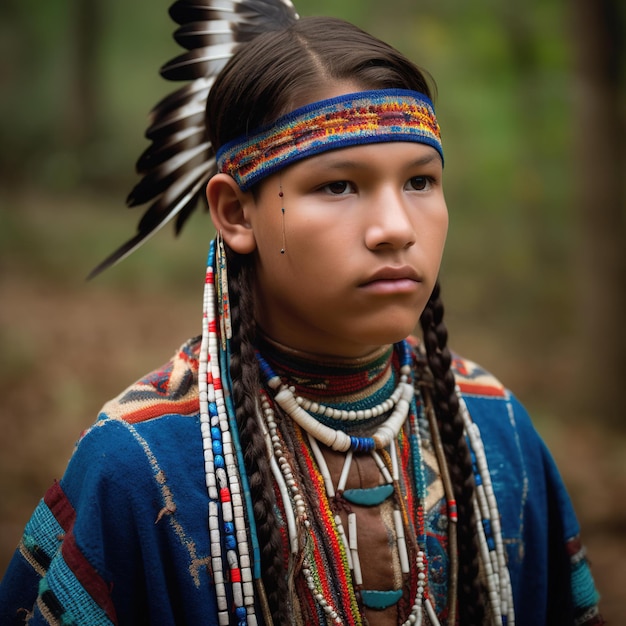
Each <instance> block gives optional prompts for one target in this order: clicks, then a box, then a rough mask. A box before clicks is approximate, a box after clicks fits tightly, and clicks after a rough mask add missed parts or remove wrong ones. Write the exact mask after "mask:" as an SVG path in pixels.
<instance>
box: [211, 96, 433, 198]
mask: <svg viewBox="0 0 626 626" xmlns="http://www.w3.org/2000/svg"><path fill="white" fill-rule="evenodd" d="M389 141H409V142H416V143H423V144H427V145H429V146H432V147H433V148H435V150H437V152H438V153H439V154H440V155H441V158H442V160H443V149H442V146H441V134H440V130H439V124H438V123H437V119H436V117H435V111H434V108H433V104H432V102H431V101H430V100H429V98H427V97H426V96H425V95H424V94H422V93H419V92H417V91H409V90H406V89H382V90H375V91H362V92H358V93H351V94H345V95H342V96H338V97H336V98H330V99H329V100H321V101H319V102H314V103H312V104H308V105H306V106H304V107H301V108H299V109H296V110H295V111H292V112H291V113H288V114H287V115H284V116H282V117H280V118H278V120H276V122H274V123H272V124H270V125H267V126H263V127H261V128H260V129H258V130H256V131H254V132H252V133H250V134H246V135H243V136H241V137H238V138H237V139H234V140H233V141H230V142H228V143H227V144H225V145H224V146H222V147H221V148H220V149H219V150H218V152H217V167H218V171H219V172H223V173H227V174H230V175H231V176H232V177H233V178H234V179H235V180H236V181H237V184H238V185H239V187H240V189H242V190H243V191H247V190H248V189H250V188H251V187H252V186H253V185H254V184H255V183H257V182H259V181H260V180H262V179H263V178H265V177H267V176H269V175H270V174H274V173H275V172H278V171H279V170H281V169H283V168H284V167H286V166H287V165H290V164H292V163H295V162H296V161H299V160H301V159H305V158H307V157H310V156H313V155H315V154H320V153H322V152H326V151H328V150H337V149H339V148H347V147H349V146H355V145H359V144H368V143H382V142H389Z"/></svg>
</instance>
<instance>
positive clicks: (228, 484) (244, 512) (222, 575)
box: [198, 240, 260, 626]
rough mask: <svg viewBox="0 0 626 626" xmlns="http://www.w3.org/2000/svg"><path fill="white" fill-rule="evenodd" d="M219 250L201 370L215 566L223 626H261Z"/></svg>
mask: <svg viewBox="0 0 626 626" xmlns="http://www.w3.org/2000/svg"><path fill="white" fill-rule="evenodd" d="M216 249H217V252H218V254H219V242H218V241H217V240H215V241H213V242H212V243H211V248H210V250H209V256H208V260H207V269H206V277H205V289H204V306H203V320H202V343H201V346H200V359H199V372H198V385H199V392H200V425H201V432H202V447H203V450H204V463H205V475H206V486H207V490H208V495H209V533H210V544H211V568H212V574H213V582H214V585H215V594H216V599H217V607H218V624H219V625H220V626H227V625H229V624H237V625H238V626H244V625H249V626H256V625H257V623H258V622H257V618H256V614H255V591H254V581H255V580H259V579H260V557H259V547H258V542H257V538H256V529H255V523H254V515H253V512H252V501H251V498H250V492H249V488H248V484H247V478H246V472H245V469H244V463H243V458H242V456H241V446H240V445H239V436H238V431H237V426H236V423H235V413H234V410H233V406H232V401H231V394H230V387H231V383H230V377H229V375H228V371H229V369H228V363H229V346H228V339H227V337H223V336H222V337H220V336H219V335H220V333H219V332H218V329H219V328H220V324H221V320H222V318H223V317H224V316H223V315H221V314H220V313H218V311H217V305H216V303H217V302H218V301H220V302H221V301H226V302H227V298H225V295H226V294H223V293H220V294H219V296H220V297H219V298H218V297H216V296H217V294H216V286H217V287H218V289H220V290H221V285H223V284H224V281H223V280H222V278H223V276H221V275H220V273H221V272H225V271H226V268H225V266H224V265H223V262H222V260H220V261H218V262H216ZM216 274H218V276H217V277H216ZM225 312H226V311H225ZM225 312H222V313H225ZM232 607H234V611H233V609H232ZM233 613H234V617H231V616H232V614H233ZM232 619H234V620H235V621H232Z"/></svg>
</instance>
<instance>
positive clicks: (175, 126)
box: [88, 0, 298, 279]
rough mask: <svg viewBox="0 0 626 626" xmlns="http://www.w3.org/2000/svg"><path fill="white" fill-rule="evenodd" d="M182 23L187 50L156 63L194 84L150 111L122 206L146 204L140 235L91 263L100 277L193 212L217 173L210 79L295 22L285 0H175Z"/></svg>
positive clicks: (178, 36) (179, 38)
mask: <svg viewBox="0 0 626 626" xmlns="http://www.w3.org/2000/svg"><path fill="white" fill-rule="evenodd" d="M169 14H170V17H171V18H172V20H174V22H175V23H176V24H178V25H179V27H178V28H177V29H176V31H175V32H174V39H175V40H176V42H177V43H178V44H179V45H180V46H181V47H182V48H183V49H184V50H186V52H184V53H183V54H180V55H179V56H177V57H175V58H174V59H172V60H171V61H169V62H168V63H166V64H165V65H164V66H163V67H162V68H161V75H162V76H163V77H164V78H166V79H167V80H173V81H191V82H189V83H188V84H186V85H184V86H183V87H181V88H179V89H177V90H176V91H174V92H172V93H171V94H169V95H168V96H166V97H164V98H163V99H162V100H161V101H160V102H158V103H157V104H156V106H155V107H154V108H153V109H152V111H151V112H150V115H149V126H148V129H147V130H146V133H145V136H146V138H147V139H148V140H150V142H151V143H150V145H149V146H148V148H146V150H145V151H144V152H143V154H142V155H141V156H140V157H139V159H138V161H137V164H136V169H137V173H138V174H139V175H140V176H141V180H140V181H139V182H138V183H137V184H136V185H135V187H134V188H133V189H132V191H131V192H130V194H129V195H128V198H127V205H128V206H129V207H135V206H139V205H143V204H148V203H150V204H149V206H148V208H147V209H146V210H145V212H144V214H143V216H142V217H141V219H140V221H139V224H138V226H137V233H136V234H135V235H134V236H133V237H132V238H131V239H130V240H128V241H127V242H126V243H124V244H123V245H122V246H120V247H119V248H118V249H117V250H115V251H114V252H113V253H112V254H111V255H109V256H108V257H107V258H106V259H105V260H104V261H102V263H100V264H99V265H98V266H97V267H95V268H94V269H93V270H92V271H91V273H90V274H89V276H88V278H89V279H91V278H93V277H94V276H96V275H98V274H100V273H101V272H103V271H104V270H105V269H107V268H109V267H111V266H112V265H115V264H116V263H118V262H120V261H121V260H122V259H125V258H126V257H127V256H129V255H130V254H132V253H133V252H134V251H135V250H136V249H137V248H139V247H140V246H141V245H142V244H143V243H144V242H145V241H146V240H147V239H149V238H150V237H151V236H152V235H154V234H155V233H156V232H157V231H159V230H160V229H161V228H163V226H165V225H166V224H167V223H169V222H171V221H172V220H175V232H176V234H178V233H179V232H180V230H181V229H182V227H183V226H184V224H185V222H186V220H187V218H188V217H189V216H190V215H191V214H192V213H193V211H194V210H195V208H196V206H197V204H198V200H199V199H200V197H201V196H202V195H203V191H204V188H205V187H206V184H207V182H208V180H209V179H210V178H211V176H213V174H214V173H215V170H216V166H215V151H214V150H213V147H212V146H211V143H210V141H209V140H208V135H207V131H206V127H205V105H206V100H207V96H208V93H209V90H210V89H211V86H212V85H213V82H214V80H215V77H216V76H217V74H219V72H220V71H221V70H222V68H223V67H224V65H226V63H227V62H228V60H229V59H230V58H231V57H232V55H233V54H234V53H235V52H236V50H237V49H238V48H239V46H241V45H245V43H246V42H248V41H250V40H251V39H253V38H254V37H256V36H257V35H259V34H261V33H264V32H268V31H273V30H278V29H281V28H285V27H287V26H289V25H290V24H293V23H294V22H295V21H296V20H297V19H298V14H297V13H296V10H295V8H294V6H293V4H292V3H291V1H290V0H177V1H176V2H174V4H173V5H172V6H171V7H170V9H169Z"/></svg>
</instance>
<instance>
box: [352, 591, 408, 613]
mask: <svg viewBox="0 0 626 626" xmlns="http://www.w3.org/2000/svg"><path fill="white" fill-rule="evenodd" d="M401 597H402V589H395V590H392V591H361V599H362V600H363V604H364V605H365V606H366V607H367V608H368V609H379V610H382V609H386V608H387V607H390V606H393V605H394V604H397V603H398V602H399V600H400V598H401Z"/></svg>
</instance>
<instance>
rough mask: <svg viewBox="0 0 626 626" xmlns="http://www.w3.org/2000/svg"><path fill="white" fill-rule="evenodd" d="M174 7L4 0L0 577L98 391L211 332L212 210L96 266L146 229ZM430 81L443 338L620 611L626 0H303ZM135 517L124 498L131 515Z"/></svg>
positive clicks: (92, 411)
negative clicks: (142, 184)
mask: <svg viewBox="0 0 626 626" xmlns="http://www.w3.org/2000/svg"><path fill="white" fill-rule="evenodd" d="M167 7H168V3H167V2H166V1H165V0H132V1H131V2H129V1H128V0H106V1H105V0H67V1H65V2H44V1H43V0H4V1H3V2H2V4H1V5H0V116H1V119H2V123H1V124H0V573H2V572H3V571H4V569H5V567H6V563H7V561H8V559H9V558H10V556H11V553H12V551H13V549H14V547H15V545H16V544H17V542H18V540H19V537H20V534H21V530H22V528H23V526H24V524H25V522H26V520H27V518H28V516H29V514H30V512H31V511H32V509H33V508H34V507H35V505H36V503H37V501H38V499H39V497H40V496H41V495H42V494H43V492H44V491H45V489H46V488H47V487H48V486H49V485H50V484H51V481H52V480H53V479H54V478H58V477H60V475H61V474H62V472H63V469H64V467H65V464H66V462H67V458H68V457H69V455H70V454H71V450H72V446H73V443H74V441H75V440H76V438H77V436H78V435H79V433H80V432H81V430H82V429H83V428H85V427H86V426H87V425H89V424H90V423H91V421H92V420H93V419H94V418H95V415H96V412H97V411H98V409H99V408H100V406H101V405H102V404H103V402H104V401H105V400H107V399H108V398H110V397H112V396H114V395H116V394H117V393H119V391H121V390H122V389H123V388H124V387H125V386H127V385H128V384H129V383H130V382H132V381H133V380H135V379H137V378H138V377H139V376H140V375H142V374H143V373H145V372H146V371H148V370H151V369H153V368H154V367H156V366H157V365H159V364H160V363H162V362H164V361H165V360H166V359H167V358H169V356H170V355H171V354H172V353H173V351H174V350H175V349H176V347H177V346H178V345H179V344H180V343H182V342H183V341H184V340H185V339H186V338H187V337H189V336H192V335H195V334H197V333H198V332H199V327H200V317H201V290H202V283H203V271H204V270H203V266H204V259H205V253H206V248H207V246H208V241H209V239H210V237H211V235H212V230H211V225H210V221H209V219H208V216H207V215H206V214H204V213H203V212H201V211H198V212H197V213H198V214H197V215H195V216H194V217H193V218H192V219H191V223H190V224H189V225H188V226H187V227H186V228H185V229H184V231H183V233H182V234H181V236H180V237H179V238H178V239H175V238H174V237H173V236H172V233H171V229H170V228H168V227H166V228H165V229H164V230H163V231H161V232H160V233H159V234H158V235H157V236H156V237H155V238H154V239H152V240H151V241H150V243H149V244H148V245H146V246H145V247H144V248H143V249H141V250H140V251H139V252H137V253H136V254H134V255H133V256H132V257H131V258H129V259H127V260H126V261H124V262H123V263H122V264H121V265H119V266H117V267H115V268H113V269H111V270H108V271H107V272H106V273H105V274H104V275H102V276H100V277H98V278H97V279H96V280H94V281H92V282H85V276H86V274H87V273H88V272H89V270H90V269H91V268H92V267H94V266H95V265H96V264H97V263H98V262H100V261H101V260H102V259H103V258H104V257H105V256H106V255H107V254H108V253H109V252H110V251H112V250H113V249H114V248H115V247H117V246H118V245H119V244H120V243H122V242H123V241H125V240H126V239H127V238H129V237H130V236H131V234H132V233H133V232H134V229H135V225H136V223H137V221H138V219H139V216H140V215H141V210H140V209H134V210H133V211H126V210H125V209H124V200H125V196H126V194H127V193H128V191H129V190H130V188H131V187H132V185H133V184H134V182H136V178H135V177H134V174H133V165H134V162H135V160H136V158H137V157H138V156H139V154H140V153H141V152H142V151H143V150H144V148H145V147H146V146H147V143H146V140H145V139H144V138H143V131H144V129H145V127H146V119H147V113H148V110H149V109H150V108H151V107H152V106H153V105H154V104H155V103H156V102H157V100H159V99H160V98H161V97H163V96H164V95H165V94H166V93H168V92H169V91H171V90H173V89H174V88H175V87H177V85H173V84H167V83H166V82H165V81H164V80H163V79H161V78H160V77H159V75H158V71H157V70H158V67H159V66H160V65H161V64H163V63H165V62H166V61H167V60H169V59H170V58H172V57H173V56H175V55H177V54H179V52H180V51H181V50H180V49H179V48H178V47H177V45H176V44H175V42H174V41H173V39H172V38H171V33H172V31H173V28H174V25H173V23H172V22H171V21H170V20H169V18H168V16H167V12H166V9H167ZM297 8H298V10H299V12H300V13H301V14H302V15H312V14H327V15H334V16H337V17H344V18H347V19H349V20H351V21H353V22H355V23H356V24H358V25H359V26H361V27H363V28H365V29H366V30H369V31H370V32H372V33H374V34H376V35H378V36H379V37H381V38H382V39H385V40H387V41H389V42H390V43H392V44H394V45H395V46H396V47H398V48H400V49H401V50H402V51H403V52H405V53H406V54H407V55H408V56H409V57H411V58H412V59H413V60H415V61H416V62H417V63H418V64H419V65H421V66H422V67H424V68H426V69H427V70H428V71H429V72H430V73H431V74H432V76H433V77H434V79H435V81H436V83H437V88H438V96H437V101H436V107H437V111H438V117H439V119H440V122H441V126H442V129H443V134H444V136H443V139H444V149H445V152H446V168H445V184H446V195H447V200H448V206H449V209H450V216H451V230H450V236H449V241H448V248H447V256H446V258H445V261H444V267H443V270H442V281H443V286H444V289H445V292H444V295H445V300H446V302H447V307H448V324H449V328H450V333H451V343H452V345H453V347H454V348H455V349H456V350H457V351H458V352H460V353H462V354H464V355H467V356H469V357H470V358H472V359H473V360H476V361H478V362H480V363H481V364H483V365H484V366H485V367H487V368H488V369H490V370H491V371H494V372H495V373H496V374H497V375H498V376H499V377H500V378H501V379H502V380H503V381H504V382H505V383H506V384H507V385H508V386H509V387H511V388H512V389H513V390H514V391H515V393H516V394H517V395H518V396H519V397H520V398H521V399H522V401H523V402H524V403H525V404H526V405H527V406H528V408H529V409H530V411H531V413H532V415H533V417H534V420H535V423H536V425H537V427H538V429H539V431H540V432H541V433H542V435H543V437H544V438H545V439H546V440H547V442H548V444H549V446H550V447H551V449H552V450H553V453H554V455H555V457H556V459H557V462H558V464H559V466H560V468H561V470H562V473H563V475H564V478H565V481H566V483H567V485H568V488H569V490H570V492H571V495H572V498H573V500H574V503H575V506H576V508H577V510H578V512H579V516H580V518H581V521H582V525H583V538H584V540H585V542H586V544H587V546H588V550H589V556H590V559H591V562H592V566H593V568H594V574H595V577H596V579H597V582H598V586H599V587H600V590H601V592H602V596H603V604H602V606H603V612H604V614H605V617H606V618H607V619H609V621H610V623H612V624H616V625H618V624H625V623H626V608H624V602H623V588H624V586H625V585H626V566H625V565H624V564H625V563H626V497H624V496H626V422H625V421H624V399H623V394H624V391H623V384H624V383H623V380H622V378H621V374H622V373H624V372H625V371H626V367H625V362H624V355H625V354H626V346H625V345H624V344H625V339H624V337H625V333H624V329H623V317H624V311H626V307H625V302H624V299H625V286H626V281H625V269H624V267H625V258H624V257H625V255H624V242H625V241H626V239H625V205H626V201H625V197H626V196H625V183H624V178H625V176H624V174H625V173H626V172H625V150H626V148H625V145H626V142H625V131H624V129H625V123H626V120H625V112H626V106H625V105H626V98H625V69H624V68H625V51H624V34H625V32H626V29H625V23H624V5H623V4H622V3H621V2H619V1H617V0H569V1H566V0H525V2H516V3H512V2H505V1H501V2H498V1H496V0H482V1H479V2H459V1H455V0H421V1H416V0H411V1H409V0H385V1H384V2H381V1H380V0H378V1H377V2H376V1H374V0H318V1H313V0H301V1H300V2H299V3H298V7H297ZM121 514H123V512H121Z"/></svg>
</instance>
